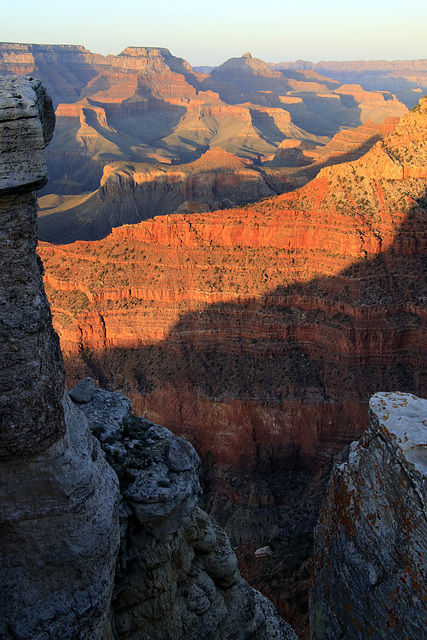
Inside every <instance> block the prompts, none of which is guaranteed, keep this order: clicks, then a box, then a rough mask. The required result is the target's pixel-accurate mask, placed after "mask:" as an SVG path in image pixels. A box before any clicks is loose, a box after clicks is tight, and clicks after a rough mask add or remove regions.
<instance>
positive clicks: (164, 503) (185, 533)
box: [0, 76, 296, 640]
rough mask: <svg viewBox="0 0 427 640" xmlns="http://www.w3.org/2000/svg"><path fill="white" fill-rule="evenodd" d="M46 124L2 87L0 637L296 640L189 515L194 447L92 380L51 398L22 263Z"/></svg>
mask: <svg viewBox="0 0 427 640" xmlns="http://www.w3.org/2000/svg"><path fill="white" fill-rule="evenodd" d="M53 126H54V113H53V109H52V102H51V100H50V98H49V97H48V96H47V94H46V92H45V90H44V88H43V86H42V85H41V83H40V81H38V80H35V79H34V78H19V77H17V76H10V77H9V78H7V79H6V80H3V81H2V82H1V83H0V132H1V137H0V141H1V143H0V144H1V147H0V149H1V153H0V230H1V233H0V237H1V241H0V252H1V259H2V272H1V279H0V300H1V307H0V311H1V314H0V364H1V367H0V372H1V383H2V384H1V395H0V418H1V423H0V427H1V434H2V445H1V451H0V470H1V473H0V498H1V502H0V523H1V527H0V540H1V544H0V568H1V569H0V586H1V589H0V604H1V606H0V634H1V637H2V638H4V640H12V639H16V638H20V639H21V640H47V639H58V640H77V639H81V638H90V639H91V640H101V639H102V640H113V639H114V640H137V639H138V638H142V637H144V638H147V637H151V638H155V639H157V640H166V639H168V640H172V639H173V640H179V639H180V638H182V637H183V636H184V637H188V638H192V639H193V640H196V639H197V638H200V637H201V635H204V636H205V637H208V638H212V640H214V639H215V640H226V639H227V638H230V637H236V638H239V639H240V640H249V638H251V639H254V640H262V639H263V638H267V637H268V638H277V639H278V640H296V636H295V634H294V632H293V631H292V629H291V628H290V627H289V625H288V624H287V623H286V622H285V621H284V620H282V619H281V618H280V617H279V616H278V614H277V611H276V610H275V609H274V607H273V605H272V604H271V603H270V602H269V601H268V600H267V599H266V598H264V597H263V596H261V594H260V593H259V592H257V591H255V590H254V589H252V588H250V587H249V585H248V584H247V583H246V582H245V581H244V580H243V579H242V578H241V576H240V574H239V572H238V570H237V559H236V557H235V555H234V553H233V551H232V549H231V547H230V543H229V541H228V539H227V536H226V535H225V532H224V531H223V530H222V529H221V528H220V527H219V526H218V525H217V524H216V523H215V522H213V521H212V520H211V519H210V517H209V516H208V515H207V514H206V513H204V512H203V511H202V510H201V509H200V508H199V507H198V504H197V502H198V495H199V493H200V485H199V481H198V467H199V460H198V456H197V454H196V452H195V450H194V448H193V447H192V446H191V445H190V444H189V443H188V442H187V441H185V440H184V439H180V438H176V437H175V436H174V435H173V434H172V433H171V432H170V431H168V430H167V429H164V428H162V427H160V426H158V425H155V424H152V423H150V422H148V421H146V420H143V419H142V418H137V417H136V416H135V415H134V414H132V412H131V408H130V401H129V399H127V398H124V397H123V396H120V395H119V394H114V393H109V392H106V391H102V390H100V389H95V383H94V380H92V379H86V380H83V381H81V382H80V383H79V384H78V385H77V386H76V387H75V388H74V389H72V390H70V393H69V394H68V393H67V391H66V390H65V385H64V377H65V376H64V367H63V360H62V356H61V352H60V350H59V340H58V336H57V334H56V333H55V332H54V330H53V327H52V321H51V315H50V310H49V305H48V301H47V298H46V295H45V292H44V289H43V282H42V268H41V264H40V260H39V258H38V256H37V254H36V251H35V249H36V243H37V239H36V220H37V215H36V214H37V203H36V195H37V189H39V188H40V187H42V186H43V184H44V183H45V181H46V165H45V163H44V159H43V149H44V147H45V146H46V145H47V144H48V143H49V140H50V139H51V136H52V133H53ZM92 431H93V432H95V433H97V435H98V437H99V439H96V438H95V437H94V436H93V435H92Z"/></svg>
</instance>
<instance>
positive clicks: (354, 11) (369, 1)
mask: <svg viewBox="0 0 427 640" xmlns="http://www.w3.org/2000/svg"><path fill="white" fill-rule="evenodd" d="M1 2H2V3H3V8H2V10H1V19H0V41H1V42H33V43H40V44H81V45H83V46H85V47H86V48H87V49H89V50H90V51H92V52H93V53H102V54H104V55H106V54H109V53H111V54H118V53H120V51H122V50H123V49H124V48H125V47H127V46H130V45H132V46H136V45H139V46H147V47H148V46H151V47H167V48H168V49H169V50H170V51H171V53H173V54H174V55H175V56H178V57H181V58H184V59H185V60H187V61H188V62H189V63H190V64H191V65H192V66H201V65H210V66H215V65H218V64H221V63H222V62H224V61H225V60H227V59H228V58H231V57H239V56H241V55H242V54H243V53H245V52H246V51H250V52H251V53H252V55H253V56H254V57H257V58H261V59H262V60H265V61H266V62H282V61H291V60H298V59H303V60H311V61H312V62H318V61H319V60H403V59H410V60H414V59H418V58H427V38H426V34H427V2H426V0H407V1H406V2H402V1H399V2H396V1H395V0H354V1H353V2H348V1H346V0H325V1H324V2H322V1H321V0H295V2H293V3H290V2H287V1H286V0H268V1H266V2H263V1H262V0H213V1H212V0H211V1H210V2H209V1H205V2H203V0H197V1H195V0H114V2H112V1H110V0H104V1H103V2H102V1H100V0H93V1H91V0H86V1H85V0H67V2H59V1H56V2H55V1H54V0H20V1H19V2H10V0H1Z"/></svg>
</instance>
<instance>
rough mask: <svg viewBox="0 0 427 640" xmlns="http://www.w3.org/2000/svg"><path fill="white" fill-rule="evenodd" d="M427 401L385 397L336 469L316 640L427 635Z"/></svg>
mask: <svg viewBox="0 0 427 640" xmlns="http://www.w3.org/2000/svg"><path fill="white" fill-rule="evenodd" d="M426 416H427V400H423V399H420V398H416V397H415V396H413V395H412V394H404V393H378V394H376V395H374V396H373V397H372V398H371V401H370V428H369V430H368V431H366V432H365V434H364V436H363V437H362V439H361V440H360V441H359V442H358V443H356V442H355V443H353V444H352V445H351V447H350V449H349V451H348V457H347V460H343V459H341V460H340V461H339V462H340V463H339V464H337V465H336V466H335V467H334V470H333V473H332V476H331V481H330V484H329V489H328V493H327V496H326V500H325V503H324V507H323V510H322V512H321V516H320V520H319V523H318V526H317V531H316V539H315V550H314V563H313V587H312V596H311V597H312V610H311V630H312V638H314V639H315V640H338V638H339V639H340V640H341V639H343V640H353V639H354V640H356V639H358V638H369V637H373V638H376V639H377V638H378V639H382V638H383V639H384V640H386V639H387V640H391V639H393V640H401V639H402V640H403V638H412V639H413V640H421V639H422V638H424V637H425V622H426V619H427V586H426V585H427V580H426V578H427V562H426V557H427V556H426V551H427V542H426V541H427V510H426V498H427V476H426V473H425V471H426V468H425V458H424V456H425V451H426V446H427V422H426Z"/></svg>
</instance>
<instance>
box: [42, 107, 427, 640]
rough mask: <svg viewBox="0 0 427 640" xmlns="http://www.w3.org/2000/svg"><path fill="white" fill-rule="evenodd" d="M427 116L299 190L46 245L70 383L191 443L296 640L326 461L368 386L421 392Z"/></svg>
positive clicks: (362, 414)
mask: <svg viewBox="0 0 427 640" xmlns="http://www.w3.org/2000/svg"><path fill="white" fill-rule="evenodd" d="M426 110H427V101H426V99H423V100H421V101H420V103H419V105H418V106H417V107H416V108H415V109H414V110H412V111H411V112H409V113H408V114H407V115H406V116H404V117H403V118H402V119H401V120H400V121H399V124H398V125H397V126H396V127H395V128H394V130H393V131H392V132H391V133H389V134H388V135H386V136H385V137H384V138H383V139H380V140H379V141H377V142H376V144H375V145H374V146H373V147H372V148H371V149H370V150H369V151H368V152H367V153H366V154H365V155H364V156H362V157H360V158H359V159H357V160H354V161H352V162H349V163H345V164H340V165H335V166H331V167H325V168H323V169H322V170H321V171H320V173H319V174H318V175H317V177H316V178H315V179H314V180H312V181H311V182H309V183H308V184H306V185H305V186H303V187H302V188H300V189H298V190H296V191H293V192H290V193H287V194H283V195H280V196H276V197H270V198H266V199H264V200H262V201H261V202H259V203H255V204H251V205H246V206H245V207H243V208H237V209H228V210H224V211H216V212H209V213H204V214H203V213H193V214H191V215H188V214H186V215H184V214H182V215H178V214H176V215H170V216H157V217H155V218H153V219H151V220H147V221H145V222H142V223H139V224H136V225H124V226H121V227H119V228H116V229H113V231H112V233H111V234H110V235H109V236H107V237H106V238H104V239H103V240H100V241H97V242H76V243H73V244H68V245H51V244H47V243H43V242H41V243H40V245H39V253H40V256H41V257H42V260H43V263H44V266H45V271H46V273H45V286H46V291H47V295H48V297H49V300H50V303H51V306H52V312H53V318H54V326H55V328H56V330H57V331H58V333H59V335H60V338H61V345H62V348H63V350H64V353H65V361H66V370H67V377H68V381H69V384H70V385H71V384H74V383H75V382H76V381H77V380H79V379H80V378H82V377H84V376H88V375H90V376H92V377H93V378H95V379H96V380H97V381H98V383H99V384H100V385H101V386H102V387H104V388H107V389H111V390H119V391H120V392H122V393H124V394H125V395H127V396H128V397H129V398H131V400H132V404H133V408H134V410H135V412H136V413H137V414H139V415H141V416H143V417H145V418H146V419H148V420H152V421H154V422H157V423H160V424H163V425H164V426H166V427H167V428H169V429H171V431H173V432H174V433H176V434H179V435H183V436H185V437H186V438H187V439H188V440H189V441H190V442H192V443H193V444H194V446H195V448H196V450H197V451H198V453H199V455H200V456H201V458H202V483H203V486H204V489H205V496H204V498H203V501H202V504H204V506H205V507H206V508H207V509H208V510H209V512H210V513H211V514H213V515H214V516H215V518H216V519H218V520H219V522H220V523H221V524H222V525H223V526H224V527H225V528H226V530H227V533H228V535H229V536H230V538H231V542H232V544H233V546H238V547H239V551H238V555H239V556H240V558H241V562H242V565H241V566H242V571H245V569H244V567H246V568H247V571H248V574H247V575H248V576H249V575H250V576H251V578H252V579H255V583H256V586H257V588H260V589H262V590H263V591H264V592H265V593H268V594H269V596H270V597H271V598H272V599H273V601H274V602H275V603H276V604H277V606H278V607H279V610H280V611H281V612H282V613H285V614H286V615H287V616H288V619H292V618H289V614H290V615H291V616H296V620H295V623H294V620H293V619H292V622H293V623H294V624H295V626H296V628H297V629H298V631H299V632H301V634H303V633H304V631H303V629H304V628H305V629H307V617H306V616H307V611H308V608H307V601H306V604H305V605H304V606H303V607H302V608H301V609H300V610H299V611H298V607H301V602H302V601H303V600H304V597H305V598H306V597H307V596H306V595H304V593H305V594H306V593H307V591H305V592H303V593H300V592H298V591H297V590H294V592H290V591H287V590H286V585H287V584H289V585H292V584H293V585H294V589H295V583H294V582H292V581H293V576H294V575H295V572H296V574H297V575H298V580H301V583H302V584H305V585H306V586H307V585H308V574H307V567H308V566H309V558H310V554H311V535H312V530H313V527H314V524H315V522H316V519H317V517H318V514H319V511H320V507H321V502H322V498H323V494H324V490H325V486H326V480H327V477H328V475H329V472H330V468H331V465H332V459H333V456H334V455H335V454H337V453H339V452H340V451H341V449H342V448H343V447H344V446H345V445H347V444H348V443H350V442H351V441H352V440H354V439H355V438H358V437H359V436H360V435H361V434H362V433H363V431H364V429H366V427H367V425H368V411H367V406H368V400H369V397H370V395H371V394H372V393H375V392H376V391H378V390H386V389H400V390H401V391H403V392H410V393H414V394H417V395H420V396H423V394H425V388H426V373H427V372H426V315H427V314H426V300H427V291H426V282H427V279H426V247H427V236H426V227H425V219H426V195H425V194H426V166H427V162H426V160H427V157H426V155H427V147H426V142H425V141H426V139H427V136H426V128H427V112H426ZM267 544H269V545H270V546H271V548H274V550H275V551H274V553H275V555H274V556H273V559H272V560H269V557H268V556H267V557H265V558H262V559H260V561H259V562H258V561H257V565H256V566H254V560H253V557H252V555H251V554H252V552H253V550H254V545H255V546H257V547H263V546H265V545H267ZM289 549H292V550H293V552H291V554H290V553H289ZM295 550H299V551H298V553H299V554H300V562H299V564H298V567H295V564H294V563H293V562H292V553H293V557H295V555H296V553H295ZM290 556H291V557H290ZM277 566H280V567H281V573H280V578H278V577H277V572H276V571H275V567H277ZM304 581H305V582H304ZM284 585H285V586H284ZM284 593H286V594H287V596H284V595H283V594H284ZM286 598H287V599H286ZM304 607H305V608H304ZM290 610H291V612H290ZM296 610H297V611H296ZM301 637H304V636H303V635H302V636H301Z"/></svg>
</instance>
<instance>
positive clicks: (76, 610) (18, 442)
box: [0, 76, 119, 640]
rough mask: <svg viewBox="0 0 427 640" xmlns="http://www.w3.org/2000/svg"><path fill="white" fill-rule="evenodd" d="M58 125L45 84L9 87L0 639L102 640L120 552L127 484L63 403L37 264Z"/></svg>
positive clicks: (0, 214) (1, 355)
mask: <svg viewBox="0 0 427 640" xmlns="http://www.w3.org/2000/svg"><path fill="white" fill-rule="evenodd" d="M53 125H54V113H53V109H52V103H51V101H50V99H49V98H48V97H47V95H46V93H45V91H44V89H43V87H42V86H41V83H40V81H38V80H34V79H32V78H18V77H16V76H12V77H10V78H7V79H6V80H4V81H3V82H2V83H1V88H0V127H1V143H2V145H3V147H2V153H1V154H0V158H1V160H0V176H1V189H0V218H1V220H0V224H1V242H0V254H1V264H2V277H1V284H0V299H1V316H0V362H1V367H0V372H1V373H0V418H1V441H2V444H1V456H0V495H1V509H0V520H1V532H0V538H1V545H0V548H1V551H0V565H1V569H0V611H1V614H0V635H1V637H2V638H5V639H9V638H10V639H12V638H22V639H24V638H25V639H28V640H29V639H30V638H31V640H35V639H40V640H42V639H45V638H46V639H47V638H61V639H62V638H63V639H66V638H70V639H71V638H77V637H90V638H94V639H95V638H101V637H102V636H103V632H104V628H105V625H106V620H107V614H108V607H109V604H110V599H111V594H112V589H113V578H114V570H115V561H116V555H117V551H118V543H119V529H118V521H117V506H118V497H119V493H118V483H117V478H116V476H115V474H114V473H113V472H112V469H111V468H110V467H109V466H108V465H107V463H106V462H105V460H104V458H103V456H102V455H101V451H100V447H99V444H98V443H97V442H96V441H95V440H94V439H93V438H92V436H91V435H90V433H89V429H88V425H87V421H86V419H85V418H84V416H83V415H82V414H81V413H80V412H77V411H76V410H75V409H74V407H73V405H72V403H71V402H70V400H69V398H68V396H67V395H66V394H65V395H64V369H63V362H62V357H61V354H60V350H59V341H58V337H57V335H56V334H55V333H54V331H53V329H52V324H51V316H50V310H49V306H48V302H47V299H46V296H45V293H44V290H43V282H42V277H41V265H40V262H39V261H38V260H37V256H36V251H35V250H36V242H37V241H36V220H37V201H36V195H37V192H36V189H37V188H39V187H40V186H41V185H42V184H43V183H44V181H45V180H46V166H45V164H44V161H43V149H44V147H45V146H46V144H47V143H48V142H49V140H50V138H51V136H52V132H53Z"/></svg>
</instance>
